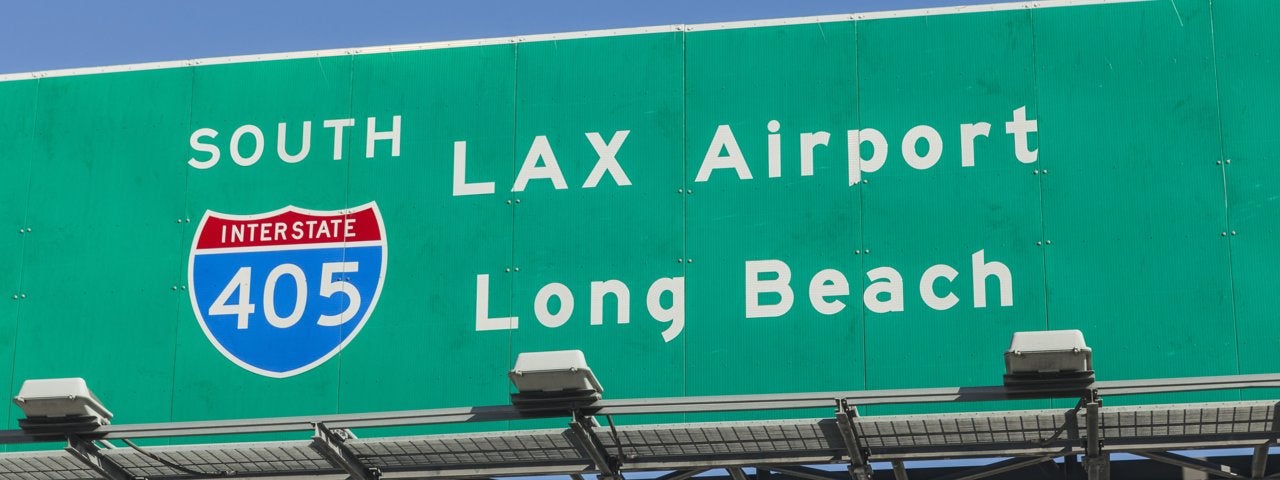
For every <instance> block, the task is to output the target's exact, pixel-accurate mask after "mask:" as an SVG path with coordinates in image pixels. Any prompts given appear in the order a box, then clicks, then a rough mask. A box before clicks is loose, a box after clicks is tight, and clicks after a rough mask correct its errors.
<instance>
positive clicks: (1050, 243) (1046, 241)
mask: <svg viewBox="0 0 1280 480" xmlns="http://www.w3.org/2000/svg"><path fill="white" fill-rule="evenodd" d="M1044 244H1045V245H1053V240H1045V241H1044Z"/></svg>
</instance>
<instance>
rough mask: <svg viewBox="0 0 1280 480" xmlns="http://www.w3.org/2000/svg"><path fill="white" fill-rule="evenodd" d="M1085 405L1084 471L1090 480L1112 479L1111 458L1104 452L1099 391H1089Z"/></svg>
mask: <svg viewBox="0 0 1280 480" xmlns="http://www.w3.org/2000/svg"><path fill="white" fill-rule="evenodd" d="M1086 395H1087V397H1086V400H1087V402H1085V404H1084V411H1085V414H1084V421H1085V445H1084V450H1085V456H1084V469H1085V472H1087V473H1088V474H1089V480H1110V479H1111V457H1110V455H1109V454H1107V453H1105V452H1103V451H1102V432H1101V430H1102V429H1101V426H1100V425H1099V423H1100V422H1101V418H1100V417H1101V413H1100V412H1099V410H1100V409H1101V408H1102V399H1101V398H1100V397H1098V391H1097V390H1093V389H1091V390H1089V392H1088V393H1087V394H1086Z"/></svg>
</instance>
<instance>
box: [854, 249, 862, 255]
mask: <svg viewBox="0 0 1280 480" xmlns="http://www.w3.org/2000/svg"><path fill="white" fill-rule="evenodd" d="M853 254H854V255H861V254H862V250H854V251H853Z"/></svg>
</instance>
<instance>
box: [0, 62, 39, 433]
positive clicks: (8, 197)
mask: <svg viewBox="0 0 1280 480" xmlns="http://www.w3.org/2000/svg"><path fill="white" fill-rule="evenodd" d="M36 88H37V87H36V82H34V81H27V82H11V83H0V145H4V148H0V170H3V171H4V172H5V174H4V175H0V228H3V230H4V233H0V362H4V363H5V364H6V365H7V366H8V367H9V368H6V369H3V370H0V378H3V379H4V380H5V381H6V383H5V385H8V384H9V383H11V378H12V377H11V376H12V374H13V363H12V362H13V358H14V357H13V354H14V343H15V339H16V336H17V325H18V311H19V309H20V308H21V305H22V300H24V299H23V298H22V297H21V291H22V247H23V243H24V240H25V239H26V238H27V237H26V230H25V229H26V225H27V223H26V221H27V219H26V214H27V186H28V185H29V183H30V181H31V159H32V157H34V155H33V154H32V146H33V142H34V138H35V123H34V121H35V112H36ZM11 408H12V406H11V405H6V406H5V412H6V416H5V419H6V421H8V420H9V419H10V418H11V417H10V416H9V415H8V414H7V412H8V411H9V410H10V409H11ZM6 426H7V427H8V428H11V427H13V426H14V424H13V423H6Z"/></svg>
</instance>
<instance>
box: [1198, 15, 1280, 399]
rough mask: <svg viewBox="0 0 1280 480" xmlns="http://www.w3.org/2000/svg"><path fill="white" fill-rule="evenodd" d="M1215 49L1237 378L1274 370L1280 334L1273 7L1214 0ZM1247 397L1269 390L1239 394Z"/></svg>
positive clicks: (1279, 55) (1279, 109)
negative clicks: (1276, 280) (1276, 285)
mask: <svg viewBox="0 0 1280 480" xmlns="http://www.w3.org/2000/svg"><path fill="white" fill-rule="evenodd" d="M1213 18H1214V47H1215V50H1216V51H1217V52H1218V54H1217V56H1216V59H1217V67H1218V78H1219V85H1220V88H1219V90H1218V94H1219V96H1220V98H1221V105H1220V109H1221V114H1222V157H1223V159H1225V160H1230V163H1225V162H1224V163H1223V168H1224V171H1225V172H1226V186H1227V207H1228V208H1227V220H1228V222H1229V225H1230V228H1231V232H1230V233H1229V235H1231V236H1230V237H1229V238H1230V241H1231V271H1232V280H1233V282H1232V286H1233V288H1234V292H1233V293H1234V296H1233V299H1234V303H1235V313H1236V318H1237V322H1238V330H1239V361H1240V371H1241V373H1259V372H1273V371H1276V369H1277V368H1280V359H1277V358H1276V356H1275V351H1276V339H1277V337H1280V313H1277V309H1276V308H1275V303H1276V299H1277V295H1276V291H1275V288H1274V283H1273V282H1272V281H1269V280H1267V279H1269V278H1271V277H1272V276H1273V275H1274V272H1275V268H1276V265H1280V253H1278V251H1277V249H1276V245H1277V244H1280V154H1277V151H1280V136H1277V135H1276V133H1275V125H1276V124H1277V123H1280V91H1277V90H1276V88H1275V81H1276V78H1280V38H1278V37H1276V36H1275V35H1273V34H1271V33H1270V29H1268V28H1267V27H1266V25H1267V24H1268V23H1269V22H1275V21H1280V4H1276V3H1274V2H1263V1H1241V2H1215V3H1214V5H1213ZM1244 395H1246V396H1247V397H1248V398H1258V397H1259V396H1260V395H1271V396H1274V395H1275V392H1244Z"/></svg>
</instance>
